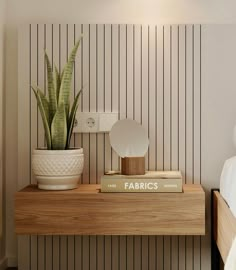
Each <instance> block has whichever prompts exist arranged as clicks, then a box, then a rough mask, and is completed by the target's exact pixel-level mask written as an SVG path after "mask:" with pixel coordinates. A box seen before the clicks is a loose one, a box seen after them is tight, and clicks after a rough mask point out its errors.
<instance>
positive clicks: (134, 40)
mask: <svg viewBox="0 0 236 270" xmlns="http://www.w3.org/2000/svg"><path fill="white" fill-rule="evenodd" d="M134 118H135V25H134V24H133V119H134Z"/></svg>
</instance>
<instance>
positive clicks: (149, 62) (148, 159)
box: [147, 25, 150, 269]
mask: <svg viewBox="0 0 236 270" xmlns="http://www.w3.org/2000/svg"><path fill="white" fill-rule="evenodd" d="M149 108H150V26H149V25H148V138H149V137H150V110H149ZM149 169H150V151H149V148H148V170H149ZM147 240H148V269H149V262H150V249H149V242H150V237H149V236H148V239H147Z"/></svg>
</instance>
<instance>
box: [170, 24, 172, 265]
mask: <svg viewBox="0 0 236 270" xmlns="http://www.w3.org/2000/svg"><path fill="white" fill-rule="evenodd" d="M172 87H173V85H172V25H171V26H170V170H172V165H173V164H172V92H173V91H172ZM171 261H172V236H170V269H172V264H171Z"/></svg>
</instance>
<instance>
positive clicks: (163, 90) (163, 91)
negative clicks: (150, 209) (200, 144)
mask: <svg viewBox="0 0 236 270" xmlns="http://www.w3.org/2000/svg"><path fill="white" fill-rule="evenodd" d="M162 31H163V33H162V35H163V44H162V45H163V56H162V57H163V59H162V61H163V88H162V94H163V97H162V99H163V115H162V118H163V119H162V120H163V122H162V132H163V144H162V147H163V160H162V164H163V171H164V168H165V165H164V162H165V124H164V123H165V108H164V104H165V26H164V25H163V29H162ZM163 260H164V253H163Z"/></svg>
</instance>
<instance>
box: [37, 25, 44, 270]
mask: <svg viewBox="0 0 236 270" xmlns="http://www.w3.org/2000/svg"><path fill="white" fill-rule="evenodd" d="M38 67H39V25H38V24H37V27H36V81H37V85H39V68H38ZM36 106H37V105H36ZM38 133H39V119H38V106H37V132H36V134H37V139H36V141H37V148H38V146H39V135H38ZM36 239H37V242H36V243H37V269H38V267H39V246H38V243H39V241H38V235H37V238H36ZM44 239H45V238H44ZM44 261H45V258H44Z"/></svg>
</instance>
